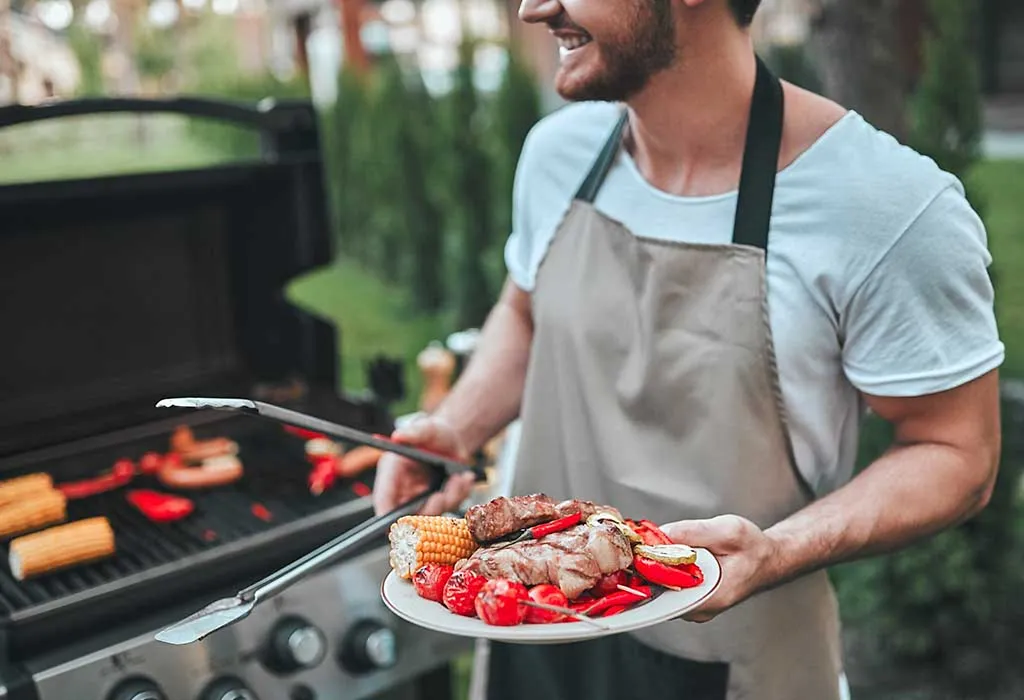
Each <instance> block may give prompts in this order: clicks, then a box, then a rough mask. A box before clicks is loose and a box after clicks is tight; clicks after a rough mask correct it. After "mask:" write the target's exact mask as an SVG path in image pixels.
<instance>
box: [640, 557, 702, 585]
mask: <svg viewBox="0 0 1024 700" xmlns="http://www.w3.org/2000/svg"><path fill="white" fill-rule="evenodd" d="M633 567H634V568H635V569H636V572H637V573H638V574H640V576H642V577H643V578H645V579H646V580H647V581H649V582H650V583H653V584H654V585H656V586H662V587H663V588H670V589H672V590H676V591H678V590H682V589H684V588H694V587H696V586H699V585H700V584H702V583H703V582H704V572H703V571H701V570H700V567H699V566H697V565H696V564H679V565H677V566H670V565H669V564H662V563H661V562H657V561H654V560H653V559H648V558H646V557H633Z"/></svg>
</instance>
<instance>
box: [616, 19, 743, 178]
mask: <svg viewBox="0 0 1024 700" xmlns="http://www.w3.org/2000/svg"><path fill="white" fill-rule="evenodd" d="M684 46H686V48H685V49H684V53H683V55H682V56H681V60H680V61H679V62H678V63H677V64H676V65H675V66H673V67H672V68H670V69H669V70H667V71H664V72H662V73H659V74H658V75H656V76H655V77H654V78H652V80H651V82H650V83H649V84H648V85H647V87H646V88H645V89H644V90H643V91H642V92H641V93H639V94H637V95H635V96H634V97H633V98H631V99H630V100H629V108H630V112H631V114H630V124H629V135H628V137H627V146H626V147H627V149H628V150H629V152H630V154H631V155H632V157H633V158H634V160H635V161H636V163H637V166H638V167H639V169H640V171H641V173H643V175H644V177H645V178H646V179H647V180H648V181H649V182H650V183H651V185H652V186H654V187H657V188H658V189H661V190H663V191H665V192H668V193H670V194H676V195H683V196H706V195H714V194H719V193H722V192H727V191H730V190H731V189H734V188H735V187H736V185H737V183H738V182H739V177H740V171H741V168H742V162H743V150H744V144H745V143H746V133H747V124H748V122H749V116H750V103H751V97H752V94H753V89H754V81H755V79H756V75H757V64H756V62H755V59H754V52H753V47H752V45H751V42H750V38H749V36H747V35H745V34H740V33H739V32H736V31H735V30H732V29H730V30H729V31H728V32H727V33H723V35H722V36H718V37H713V36H709V35H707V34H705V35H704V36H701V37H700V39H699V40H697V41H694V42H692V43H689V44H684Z"/></svg>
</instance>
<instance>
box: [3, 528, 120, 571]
mask: <svg viewBox="0 0 1024 700" xmlns="http://www.w3.org/2000/svg"><path fill="white" fill-rule="evenodd" d="M113 554H114V531H113V529H112V528H111V527H110V522H109V521H108V520H107V519H106V518H103V517H99V518H87V519H85V520H76V521H75V522H73V523H68V524H67V525H59V526H57V527H51V528H49V529H48V530H42V531H40V532H34V533H32V534H31V535H25V536H24V537H19V538H17V539H15V540H11V545H10V552H9V555H10V566H11V573H12V574H13V575H14V578H16V579H17V580H19V581H24V580H25V579H28V578H32V577H34V576H39V575H41V574H48V573H50V572H51V571H56V570H58V569H63V568H65V567H68V566H73V565H76V564H85V563H87V562H91V561H95V560H97V559H102V558H105V557H108V556H111V555H113Z"/></svg>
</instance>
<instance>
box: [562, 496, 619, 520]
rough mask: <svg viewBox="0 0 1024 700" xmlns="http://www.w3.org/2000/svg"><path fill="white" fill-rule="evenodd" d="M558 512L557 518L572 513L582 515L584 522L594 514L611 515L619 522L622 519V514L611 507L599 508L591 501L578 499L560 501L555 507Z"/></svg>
mask: <svg viewBox="0 0 1024 700" xmlns="http://www.w3.org/2000/svg"><path fill="white" fill-rule="evenodd" d="M555 508H556V509H557V510H558V517H559V518H564V517H565V516H567V515H572V514H573V513H580V512H582V513H583V519H584V520H586V519H587V518H589V517H590V516H591V515H593V514H594V513H611V514H612V515H614V516H616V517H617V518H619V519H620V520H621V519H622V513H620V512H619V511H618V510H616V509H615V508H612V507H611V506H600V505H598V504H596V503H594V502H592V501H581V500H579V499H575V498H574V499H571V500H568V501H562V502H561V503H559V504H558V505H556V506H555Z"/></svg>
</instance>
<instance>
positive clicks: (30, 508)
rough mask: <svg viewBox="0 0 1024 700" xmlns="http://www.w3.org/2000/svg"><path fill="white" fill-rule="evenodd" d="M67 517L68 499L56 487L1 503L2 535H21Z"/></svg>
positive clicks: (0, 534)
mask: <svg viewBox="0 0 1024 700" xmlns="http://www.w3.org/2000/svg"><path fill="white" fill-rule="evenodd" d="M66 517H67V499H66V498H65V497H64V494H62V493H61V492H60V491H57V490H56V489H54V490H50V491H38V492H32V493H27V494H25V496H23V497H22V498H20V499H19V500H17V501H12V502H10V503H5V504H3V505H0V537H10V536H11V535H20V534H21V533H23V532H31V531H32V530H37V529H39V528H41V527H45V526H46V525H53V524H55V523H59V522H62V521H63V520H64V519H65V518H66Z"/></svg>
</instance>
